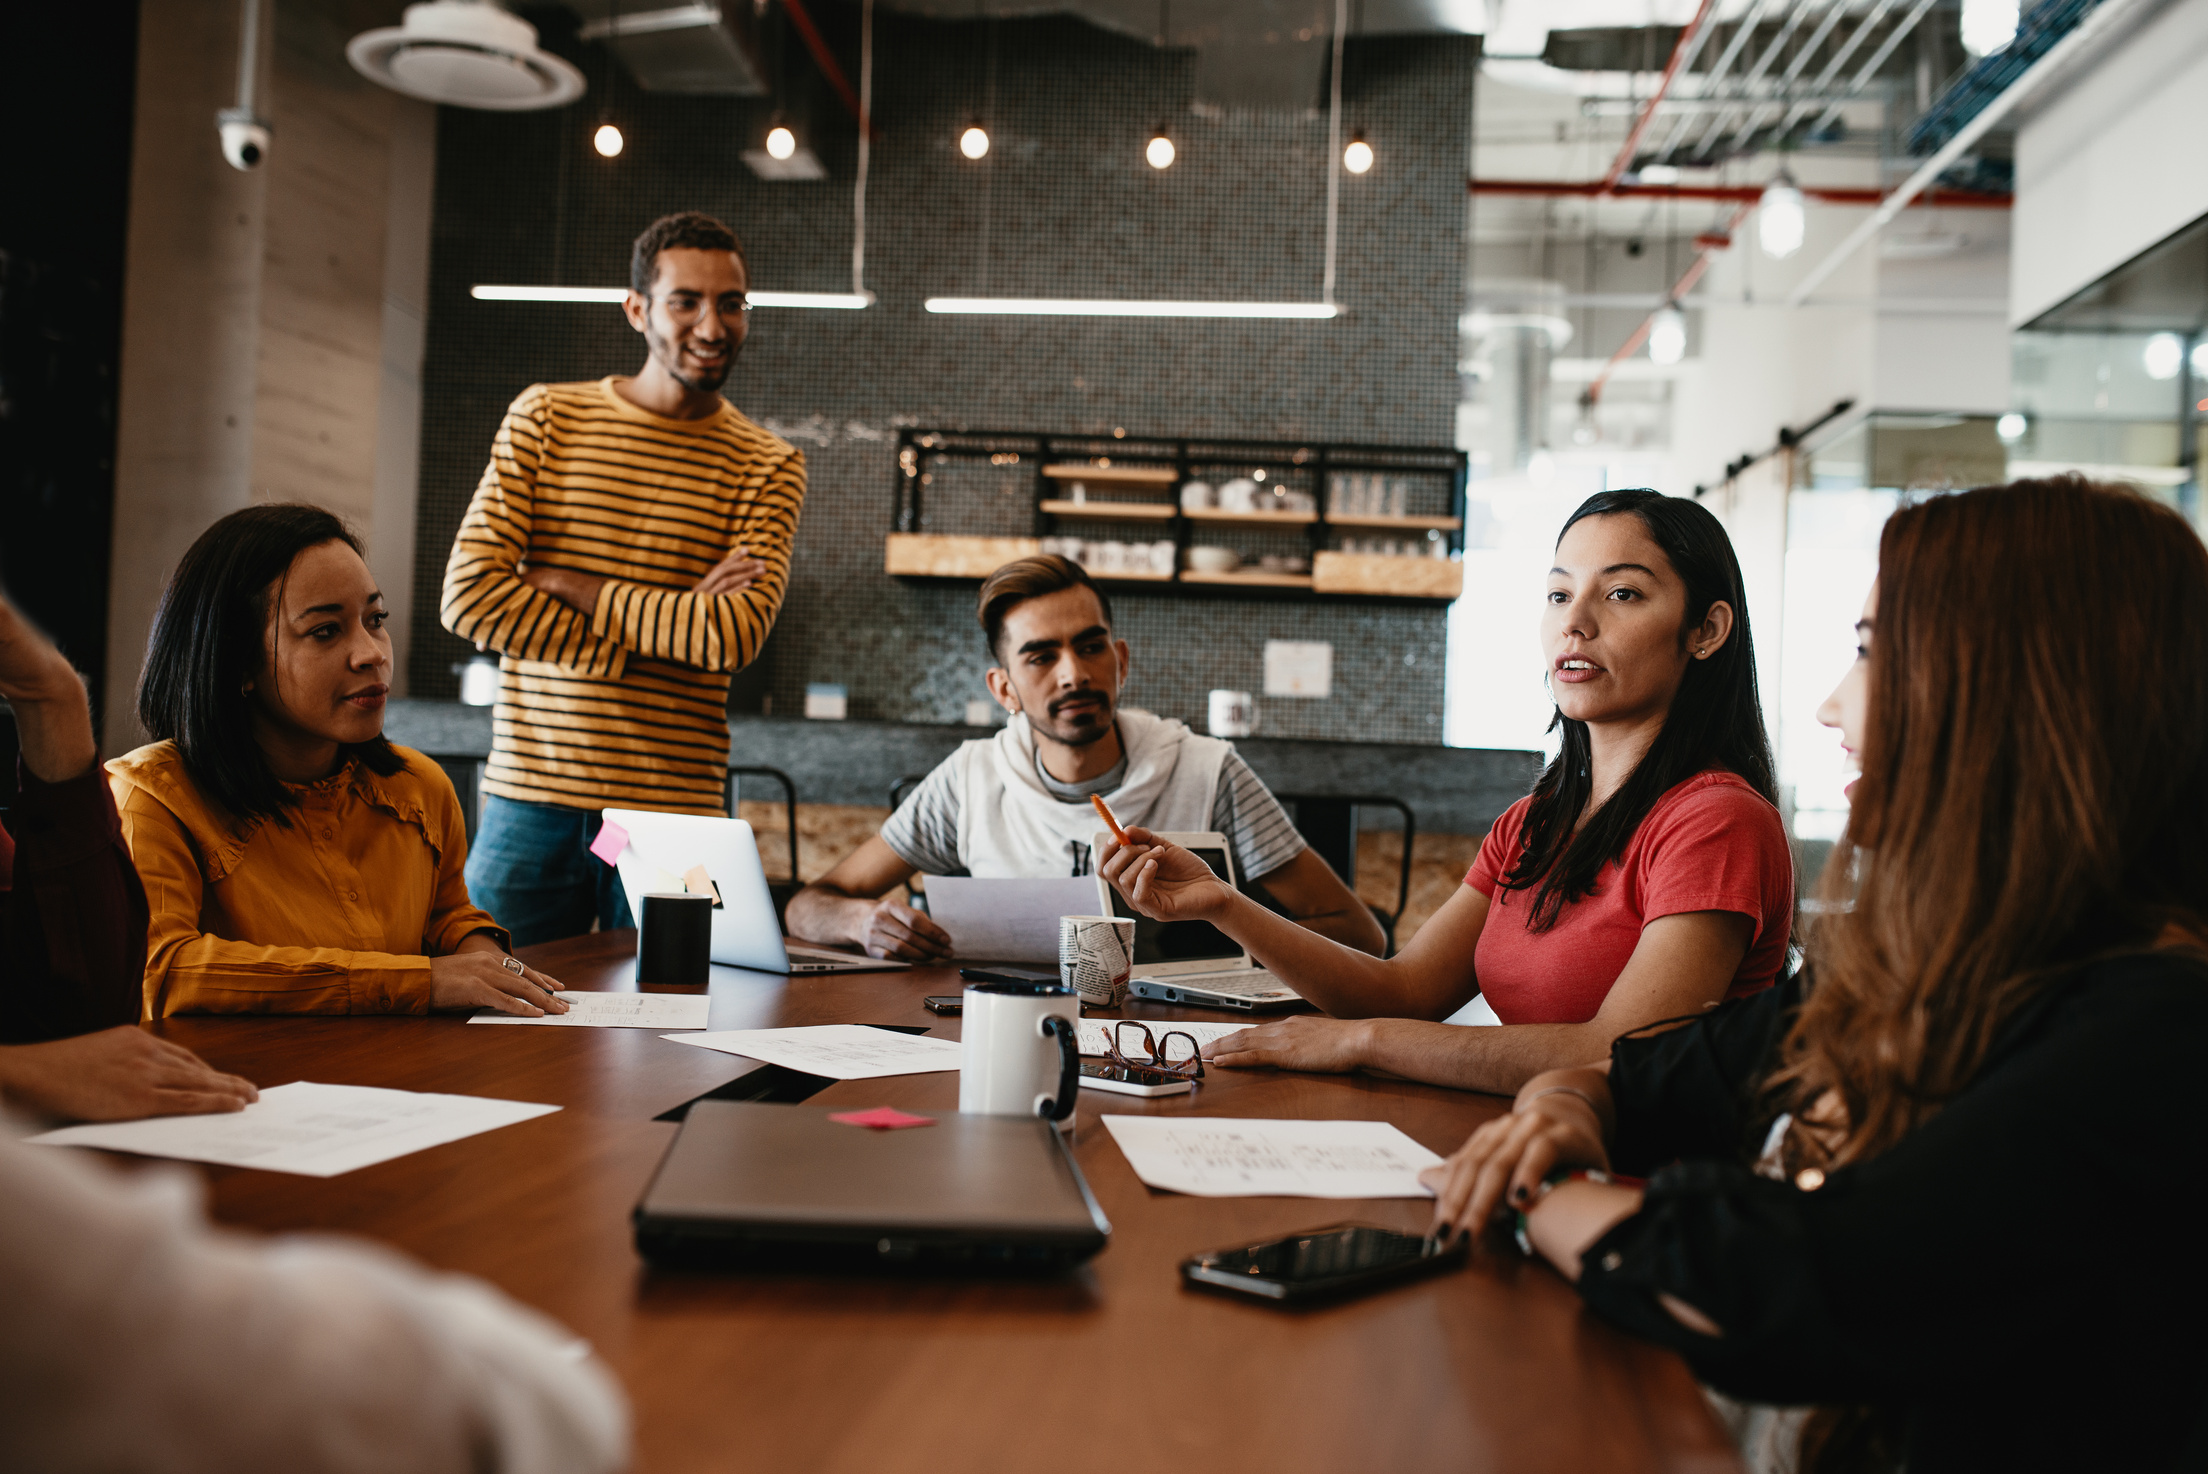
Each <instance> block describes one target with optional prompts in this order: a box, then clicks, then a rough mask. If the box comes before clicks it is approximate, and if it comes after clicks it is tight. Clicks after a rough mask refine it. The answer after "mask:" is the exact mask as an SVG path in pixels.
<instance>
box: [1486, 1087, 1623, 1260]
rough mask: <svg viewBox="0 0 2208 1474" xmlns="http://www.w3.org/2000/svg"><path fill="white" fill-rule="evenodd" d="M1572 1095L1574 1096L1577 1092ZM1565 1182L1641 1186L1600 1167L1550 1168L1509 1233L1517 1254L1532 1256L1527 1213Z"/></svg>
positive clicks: (1526, 1202) (1525, 1203) (1519, 1209)
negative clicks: (1513, 1239)
mask: <svg viewBox="0 0 2208 1474" xmlns="http://www.w3.org/2000/svg"><path fill="white" fill-rule="evenodd" d="M1574 1093H1575V1094H1576V1093H1577V1092H1574ZM1567 1182H1592V1183H1595V1184H1597V1185H1598V1186H1602V1187H1635V1188H1637V1187H1639V1186H1641V1185H1642V1179H1641V1178H1638V1177H1620V1176H1618V1175H1617V1174H1615V1173H1611V1172H1605V1171H1603V1170H1602V1169H1601V1168H1600V1167H1552V1168H1550V1169H1549V1175H1548V1176H1546V1177H1544V1178H1542V1179H1541V1185H1540V1186H1538V1187H1536V1188H1535V1189H1534V1190H1533V1194H1532V1196H1530V1197H1528V1198H1527V1199H1526V1201H1525V1202H1524V1203H1522V1204H1520V1205H1519V1208H1518V1221H1517V1224H1516V1226H1515V1227H1514V1228H1513V1230H1512V1233H1511V1236H1512V1237H1513V1238H1515V1239H1517V1240H1518V1249H1519V1252H1520V1253H1523V1254H1525V1255H1526V1256H1527V1257H1528V1258H1531V1257H1532V1255H1533V1239H1532V1236H1531V1235H1529V1234H1528V1233H1527V1232H1526V1215H1527V1214H1528V1213H1531V1212H1532V1211H1533V1210H1534V1209H1536V1208H1538V1207H1540V1206H1541V1201H1542V1199H1544V1198H1546V1197H1547V1196H1548V1195H1549V1194H1550V1193H1553V1192H1555V1191H1556V1190H1557V1189H1558V1188H1560V1187H1562V1186H1563V1185H1564V1184H1565V1183H1567Z"/></svg>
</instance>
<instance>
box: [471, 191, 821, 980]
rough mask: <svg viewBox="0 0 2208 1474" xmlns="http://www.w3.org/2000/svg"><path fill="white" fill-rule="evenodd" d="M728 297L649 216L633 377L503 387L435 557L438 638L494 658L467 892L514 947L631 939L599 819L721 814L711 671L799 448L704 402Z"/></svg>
mask: <svg viewBox="0 0 2208 1474" xmlns="http://www.w3.org/2000/svg"><path fill="white" fill-rule="evenodd" d="M749 286H750V276H749V271H748V268H747V267H746V265H745V262H744V252H743V246H742V245H741V243H739V242H738V241H737V239H736V236H735V234H734V233H733V232H732V231H730V230H729V229H728V227H727V226H725V225H723V224H721V223H720V222H719V221H717V220H715V219H713V218H712V217H711V216H708V215H701V214H696V213H685V214H680V215H669V216H666V217H664V218H663V219H660V220H656V221H654V222H652V224H651V226H650V228H648V229H647V230H646V231H645V232H644V233H643V234H642V235H640V236H638V237H637V239H636V246H635V249H634V251H633V252H632V253H631V256H630V262H629V295H628V299H627V301H626V302H625V303H624V304H623V310H624V311H626V312H627V314H628V318H629V325H630V326H631V327H633V328H635V329H636V330H637V332H639V333H641V334H643V336H644V342H645V345H646V348H647V353H648V356H647V358H646V360H645V364H644V367H643V368H642V369H641V370H639V371H638V372H637V374H636V375H635V376H634V377H632V378H621V377H618V376H610V377H607V378H604V379H600V380H597V381H596V382H594V383H580V384H534V385H531V386H530V387H529V388H528V389H527V390H525V391H523V393H522V395H521V397H520V398H519V399H516V400H515V401H514V402H513V405H512V407H511V408H509V409H508V410H507V411H506V420H505V423H504V424H502V425H501V426H499V430H498V436H497V438H496V439H495V440H494V441H493V442H492V445H491V463H490V465H489V466H488V467H487V468H486V469H485V470H484V472H483V480H482V483H481V484H480V485H478V486H477V488H476V492H475V499H474V501H473V502H471V503H470V504H469V507H468V514H467V517H466V518H465V519H464V520H463V521H462V522H461V524H460V534H459V537H458V538H457V539H455V541H454V543H453V548H452V561H451V562H450V563H449V564H448V565H447V566H446V569H445V588H444V601H443V610H442V614H443V620H444V625H445V628H446V629H449V630H451V631H452V632H453V633H454V634H456V635H460V636H462V637H463V638H466V639H470V640H474V641H475V642H476V643H477V645H478V646H480V647H487V648H489V649H493V650H496V651H498V652H499V654H500V657H501V658H500V660H499V683H498V701H497V704H496V706H495V707H494V708H493V709H492V713H491V720H492V731H493V737H492V743H491V757H490V763H489V766H488V768H487V770H486V772H485V774H484V781H483V788H484V792H485V794H486V797H485V799H484V805H483V822H482V825H481V829H480V832H479V833H478V835H477V837H476V841H475V847H474V849H473V850H472V852H471V853H470V854H469V856H468V866H467V881H468V893H469V895H470V896H471V897H472V898H473V899H474V900H475V901H476V903H477V904H478V905H480V906H483V907H485V908H486V909H488V910H490V911H491V913H492V914H493V915H495V916H497V917H498V918H499V919H500V920H501V921H502V922H503V923H504V924H505V925H506V926H507V927H508V929H510V930H511V931H512V933H513V937H514V942H515V945H517V946H521V945H526V944H528V943H531V942H541V941H550V940H553V939H555V938H558V937H564V936H573V935H576V934H577V933H581V932H587V931H589V930H590V927H591V923H592V921H593V920H595V921H596V922H597V923H598V924H599V925H600V926H602V927H607V928H612V927H622V926H629V925H632V924H633V922H632V921H631V919H630V917H629V908H628V902H627V899H626V897H625V896H624V895H623V894H622V890H621V885H620V882H619V880H618V878H617V876H616V873H615V871H614V870H613V868H612V867H611V866H609V865H605V864H602V863H600V862H599V861H598V860H597V859H596V858H595V857H593V856H592V855H591V854H590V852H589V845H590V843H591V841H592V840H593V839H594V838H595V837H596V836H597V833H598V828H599V825H600V823H601V816H600V813H599V811H600V810H601V809H602V808H605V807H607V806H609V805H611V806H616V807H624V808H638V809H657V810H662V811H664V812H667V813H677V814H725V813H726V812H727V808H726V785H727V766H728V710H727V708H728V678H729V676H730V675H731V673H733V672H735V671H737V670H740V669H742V668H743V667H744V666H746V665H748V664H750V663H751V662H752V660H754V659H755V658H756V657H757V656H758V654H759V650H760V647H761V646H762V645H764V644H765V643H766V638H767V632H768V631H769V630H771V629H772V628H773V627H774V617H775V615H776V613H777V612H778V611H779V610H780V608H781V605H782V596H783V592H784V590H785V589H786V588H787V587H788V584H789V571H790V544H791V541H792V539H793V538H794V537H795V535H796V532H797V516H798V509H799V507H800V506H801V505H802V503H803V502H804V499H805V459H804V456H803V455H802V454H801V453H800V452H799V451H798V450H796V449H795V448H794V447H793V446H791V445H789V444H788V443H787V442H785V441H783V440H781V439H780V438H778V437H776V436H774V435H770V434H769V433H767V432H766V431H765V430H762V429H760V428H759V427H758V426H757V425H755V424H753V423H752V422H751V421H750V420H748V419H746V418H744V416H743V415H741V414H739V413H738V412H737V411H736V409H735V408H734V407H733V406H731V405H730V404H729V403H728V402H727V401H726V400H724V399H722V398H721V395H720V389H721V384H722V382H723V381H724V380H725V379H727V377H728V371H729V369H730V367H731V366H732V365H733V364H734V363H735V362H736V355H737V354H738V353H739V352H741V351H742V350H743V346H744V336H745V331H746V325H747V321H748V319H747V314H748V313H749V312H750V310H751V308H750V304H749V303H748V302H747V301H746V300H745V294H746V293H747V291H748V290H749Z"/></svg>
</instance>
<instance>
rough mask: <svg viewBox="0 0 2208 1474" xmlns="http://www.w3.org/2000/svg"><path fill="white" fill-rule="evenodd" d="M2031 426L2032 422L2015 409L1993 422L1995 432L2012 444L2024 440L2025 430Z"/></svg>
mask: <svg viewBox="0 0 2208 1474" xmlns="http://www.w3.org/2000/svg"><path fill="white" fill-rule="evenodd" d="M2031 428H2032V422H2031V421H2030V420H2027V419H2025V418H2024V417H2023V416H2022V415H2020V414H2018V413H2017V412H2016V411H2015V410H2013V409H2012V410H2010V411H2009V412H2008V413H2007V414H2005V415H2003V416H2002V417H2001V418H2000V419H1998V420H1995V421H1994V422H1993V433H1994V434H1996V435H1998V436H2000V437H2001V438H2002V439H2003V440H2006V441H2008V442H2009V443H2010V444H2011V445H2014V444H2015V443H2016V442H2017V441H2019V440H2022V439H2023V438H2024V432H2025V431H2026V430H2029V429H2031Z"/></svg>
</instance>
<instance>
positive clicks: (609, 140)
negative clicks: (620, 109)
mask: <svg viewBox="0 0 2208 1474" xmlns="http://www.w3.org/2000/svg"><path fill="white" fill-rule="evenodd" d="M625 142H626V140H624V139H623V138H622V137H621V130H620V129H619V128H616V127H614V126H613V124H611V123H600V124H599V125H598V131H597V132H596V133H593V134H591V135H590V146H591V147H592V148H594V149H596V150H598V153H599V155H600V156H601V157H603V158H608V159H610V158H615V157H617V156H618V155H619V154H620V152H621V150H622V148H623V146H624V144H625Z"/></svg>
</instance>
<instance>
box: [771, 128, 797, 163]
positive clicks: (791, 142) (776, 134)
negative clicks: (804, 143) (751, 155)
mask: <svg viewBox="0 0 2208 1474" xmlns="http://www.w3.org/2000/svg"><path fill="white" fill-rule="evenodd" d="M796 152H797V135H796V134H795V133H792V132H791V131H790V125H789V124H787V123H776V124H775V125H774V126H773V127H772V128H769V129H768V130H767V157H768V158H770V159H786V158H789V157H790V156H791V155H793V154H795V153H796Z"/></svg>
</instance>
